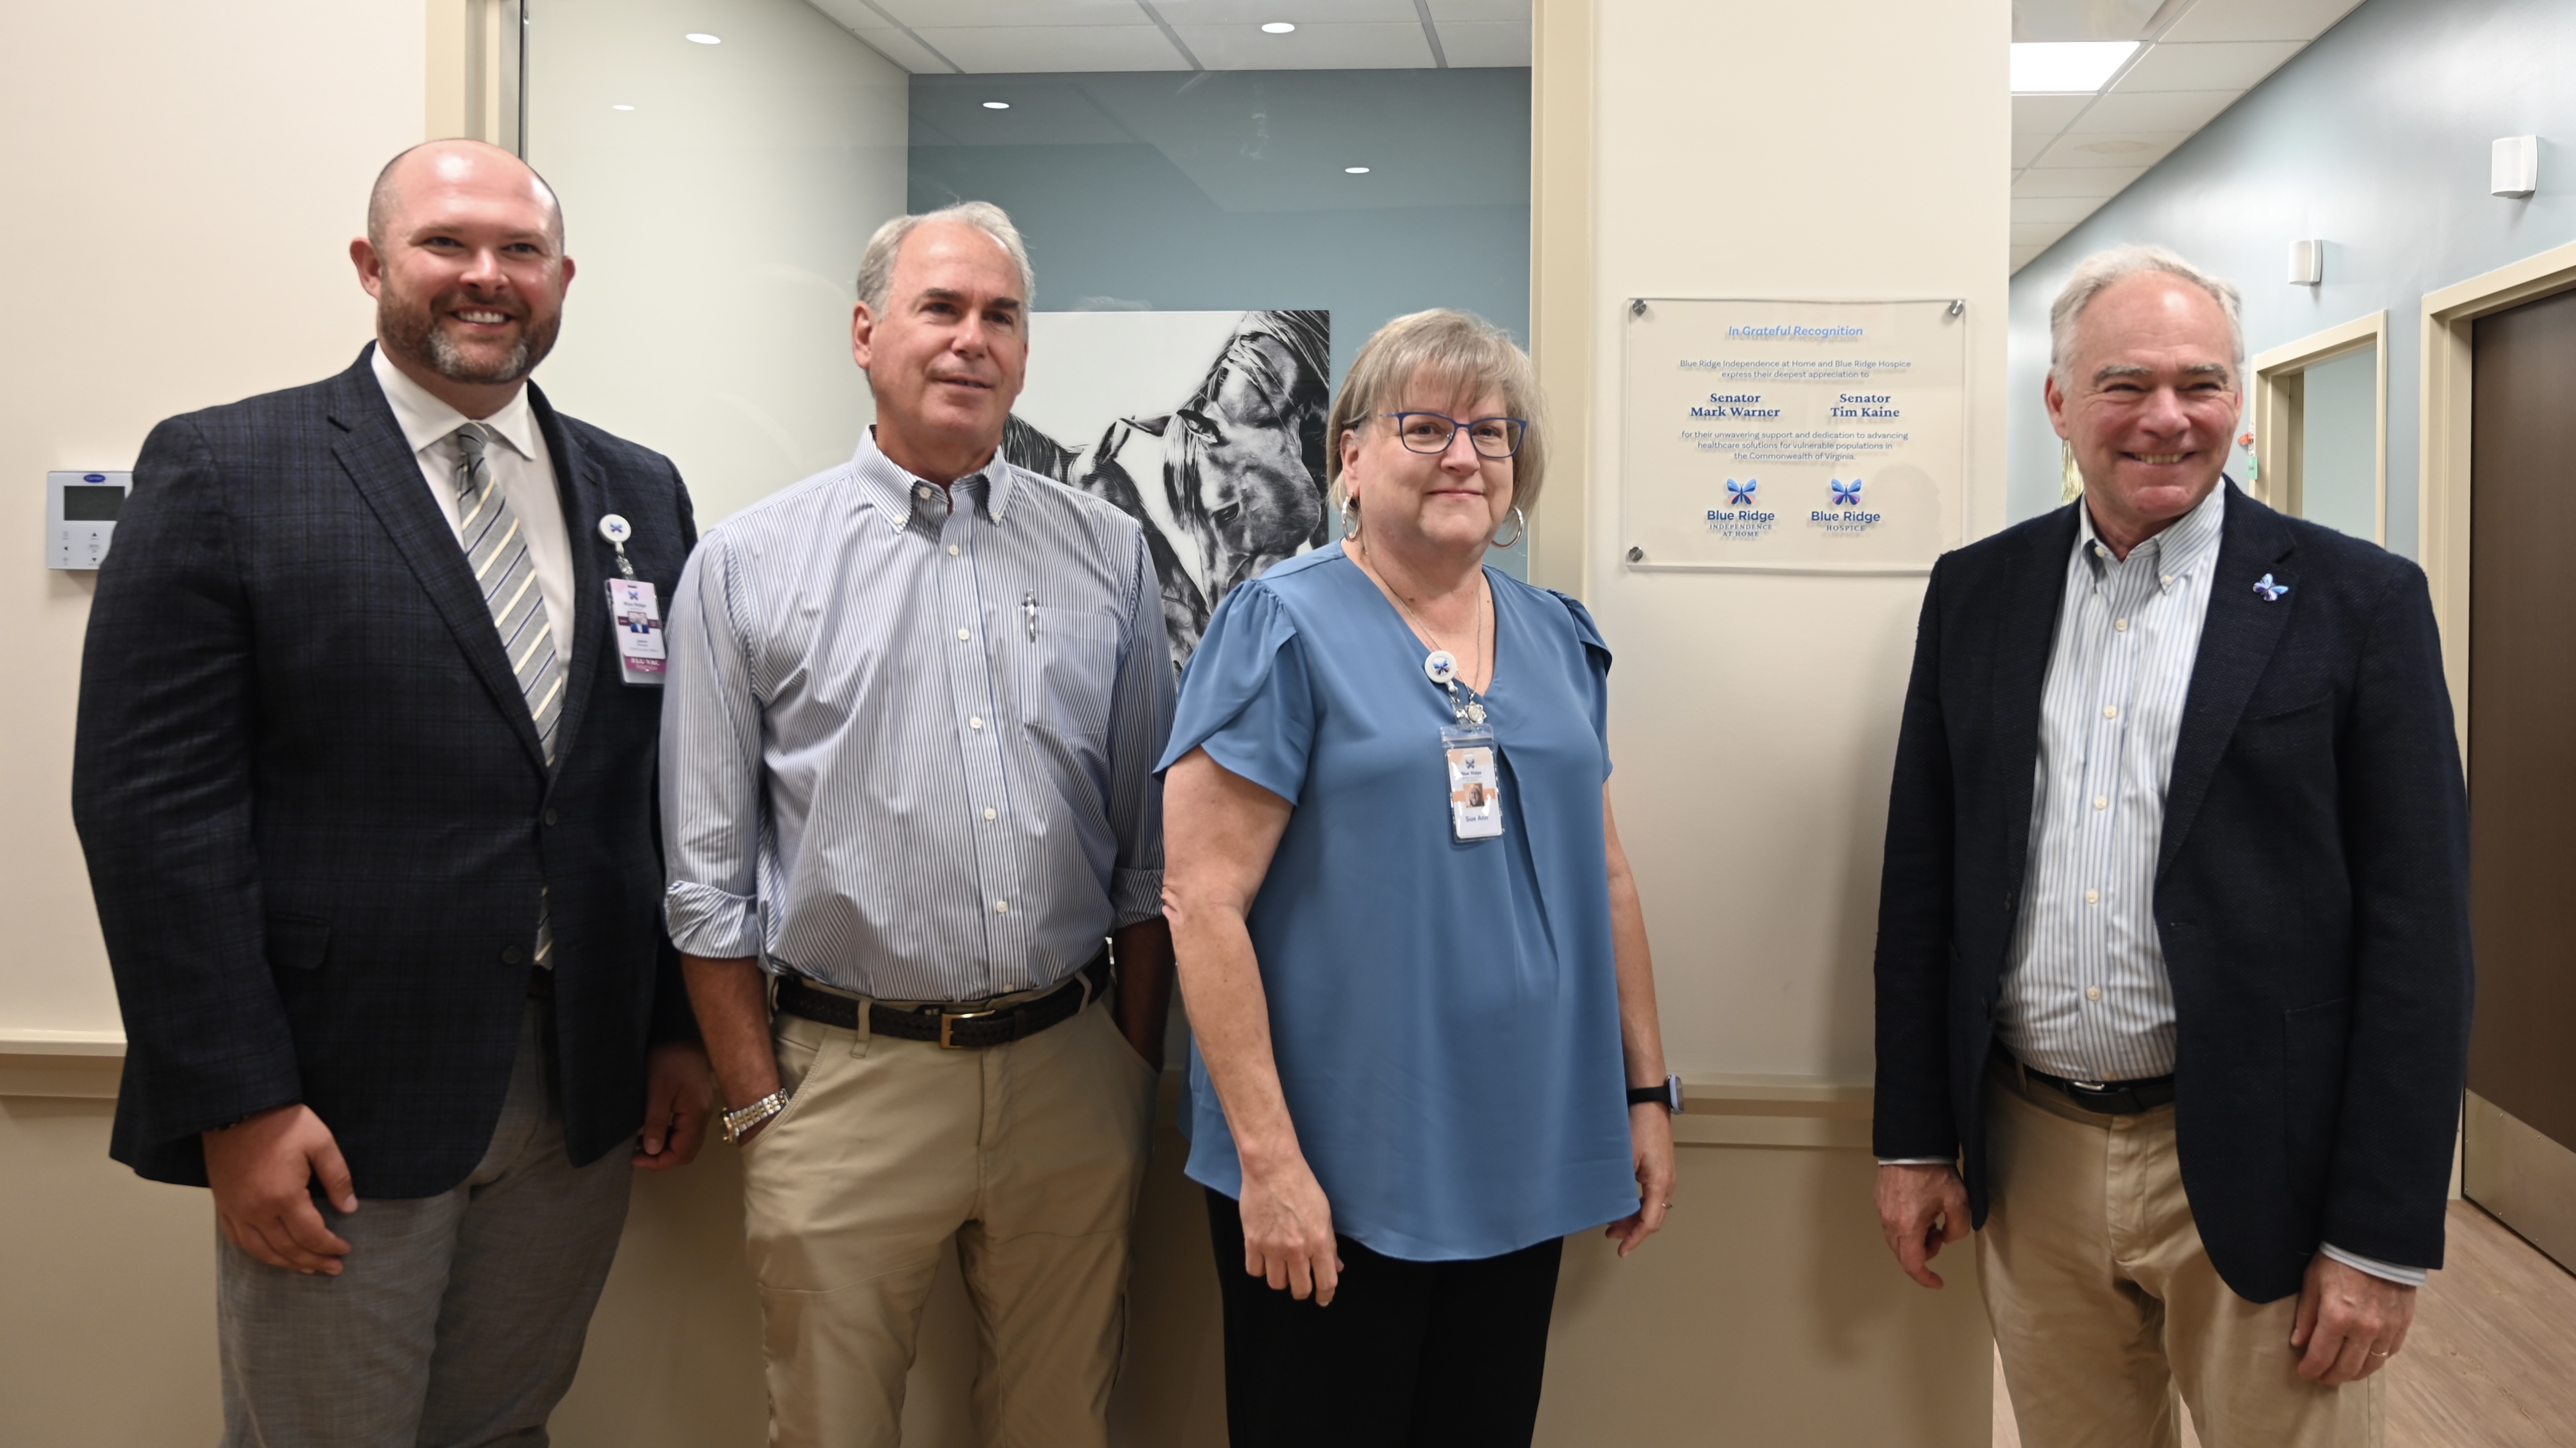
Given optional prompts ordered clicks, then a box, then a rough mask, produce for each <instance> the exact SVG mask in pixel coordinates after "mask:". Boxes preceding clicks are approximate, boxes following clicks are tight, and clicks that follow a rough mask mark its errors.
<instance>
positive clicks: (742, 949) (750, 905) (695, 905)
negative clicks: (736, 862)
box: [662, 881, 760, 960]
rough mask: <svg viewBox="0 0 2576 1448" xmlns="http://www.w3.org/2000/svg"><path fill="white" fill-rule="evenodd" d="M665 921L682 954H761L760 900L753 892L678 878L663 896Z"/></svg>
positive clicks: (733, 956)
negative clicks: (743, 892) (692, 882)
mask: <svg viewBox="0 0 2576 1448" xmlns="http://www.w3.org/2000/svg"><path fill="white" fill-rule="evenodd" d="M662 924H663V927H664V928H665V929H667V930H669V931H670V933H671V943H672V944H673V945H675V946H678V947H679V949H680V953H681V954H683V955H695V956H699V957H702V958H704V959H707V960H738V959H740V958H742V957H744V956H757V955H759V954H760V901H759V899H758V898H757V897H754V896H750V895H736V894H733V893H732V892H730V891H726V890H719V889H717V888H715V887H714V886H713V885H695V884H690V883H688V882H686V881H675V882H673V883H672V885H671V888H670V889H669V890H667V891H665V892H664V893H663V896H662Z"/></svg>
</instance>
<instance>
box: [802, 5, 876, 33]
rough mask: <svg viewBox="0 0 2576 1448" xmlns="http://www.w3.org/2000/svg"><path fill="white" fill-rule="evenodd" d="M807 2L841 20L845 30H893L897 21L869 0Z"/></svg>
mask: <svg viewBox="0 0 2576 1448" xmlns="http://www.w3.org/2000/svg"><path fill="white" fill-rule="evenodd" d="M806 3H807V4H809V5H811V6H813V7H814V8H815V9H817V10H820V11H822V12H823V13H824V14H826V15H829V16H831V17H832V18H833V19H835V20H837V21H839V22H841V28H842V29H844V30H891V29H893V28H894V24H895V22H893V21H892V20H889V19H887V18H886V16H885V14H884V12H882V11H880V10H878V9H877V8H876V7H875V6H873V5H870V4H869V3H867V0H806Z"/></svg>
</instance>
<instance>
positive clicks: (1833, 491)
mask: <svg viewBox="0 0 2576 1448" xmlns="http://www.w3.org/2000/svg"><path fill="white" fill-rule="evenodd" d="M1825 486H1826V492H1827V494H1828V501H1827V502H1826V504H1825V506H1823V507H1821V508H1817V509H1815V510H1813V511H1811V512H1809V513H1808V514H1807V522H1808V523H1809V524H1811V525H1814V526H1817V527H1820V528H1822V529H1824V530H1825V531H1826V532H1828V533H1866V532H1868V531H1869V530H1870V529H1872V528H1875V527H1877V526H1878V525H1879V524H1881V523H1884V522H1886V521H1887V515H1886V514H1884V513H1875V512H1872V511H1870V510H1869V509H1867V508H1864V507H1862V506H1861V501H1860V490H1861V480H1860V479H1858V478H1853V479H1852V480H1851V481H1849V482H1845V481H1843V480H1842V479H1841V478H1833V479H1830V480H1828V481H1827V483H1826V485H1825Z"/></svg>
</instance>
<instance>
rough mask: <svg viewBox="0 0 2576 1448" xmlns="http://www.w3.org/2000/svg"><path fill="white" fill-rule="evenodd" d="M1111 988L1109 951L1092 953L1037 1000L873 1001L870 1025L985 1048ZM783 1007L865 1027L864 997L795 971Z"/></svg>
mask: <svg viewBox="0 0 2576 1448" xmlns="http://www.w3.org/2000/svg"><path fill="white" fill-rule="evenodd" d="M1107 989H1109V952H1108V951H1106V950H1103V951H1101V952H1100V953H1099V954H1098V955H1095V956H1093V957H1092V958H1091V963H1090V964H1089V965H1086V966H1084V967H1083V968H1082V969H1081V970H1080V971H1079V972H1077V973H1076V974H1074V975H1073V976H1072V978H1070V979H1068V980H1066V981H1065V983H1064V984H1063V985H1061V986H1058V987H1057V988H1056V989H1054V990H1051V991H1049V992H1047V993H1046V994H1045V995H1042V996H1039V997H1038V998H1037V999H1035V1000H1029V1001H1022V1002H1020V1003H1019V1004H1017V1005H1010V1006H1002V1007H999V1008H998V1009H997V1008H993V1007H987V1006H980V1005H977V1004H975V1003H973V1002H970V1001H957V1002H952V1003H948V1004H944V1005H926V1006H913V1007H910V1008H906V1007H903V1006H890V1005H886V1004H884V1003H882V1002H878V1001H870V1002H868V1030H869V1032H870V1033H872V1034H874V1035H880V1036H892V1037H894V1038H895V1039H897V1040H901V1041H936V1042H938V1043H939V1044H940V1045H941V1046H942V1047H944V1048H946V1049H948V1050H951V1051H979V1050H982V1049H983V1048H985V1047H987V1046H1006V1045H1009V1044H1010V1043H1011V1042H1013V1041H1020V1040H1026V1039H1027V1038H1029V1037H1031V1036H1034V1035H1036V1034H1037V1033H1038V1032H1040V1031H1043V1030H1045V1029H1046V1028H1047V1027H1049V1026H1054V1025H1061V1024H1062V1023H1064V1022H1066V1021H1069V1020H1072V1019H1073V1018H1074V1017H1075V1016H1078V1015H1080V1014H1082V1008H1083V1007H1084V1006H1086V1005H1089V1004H1090V1003H1091V1001H1092V1000H1093V999H1094V998H1095V997H1097V996H1098V995H1100V993H1101V992H1103V991H1105V990H1107ZM778 1008H779V1009H780V1010H782V1011H785V1012H786V1013H787V1014H789V1015H791V1016H802V1017H804V1018H805V1019H806V1020H809V1021H819V1022H821V1023H822V1024H824V1025H827V1026H838V1027H840V1028H841V1029H842V1030H845V1031H855V1030H857V1029H858V1028H859V1002H858V1001H856V1000H854V999H852V998H850V997H849V996H845V995H836V994H834V993H833V992H831V991H826V990H816V989H815V988H814V987H812V986H810V985H807V984H806V983H805V982H804V981H802V980H799V979H797V978H796V977H795V976H792V975H785V976H780V977H779V978H778Z"/></svg>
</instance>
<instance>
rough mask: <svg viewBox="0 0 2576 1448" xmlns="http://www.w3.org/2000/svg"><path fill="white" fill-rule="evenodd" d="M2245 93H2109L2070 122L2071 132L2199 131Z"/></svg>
mask: <svg viewBox="0 0 2576 1448" xmlns="http://www.w3.org/2000/svg"><path fill="white" fill-rule="evenodd" d="M2244 94H2245V93H2244V92H2243V91H2235V90H2209V91H2147V92H2143V93H2140V94H2136V95H2107V96H2104V97H2102V98H2101V99H2100V100H2097V101H2095V102H2094V103H2093V108H2092V109H2091V110H2089V111H2086V112H2085V113H2084V114H2083V115H2081V116H2079V117H2077V118H2076V121H2075V123H2074V124H2073V125H2071V126H2068V127H2067V128H2066V129H2067V132H2068V134H2070V135H2078V136H2104V135H2111V136H2126V135H2131V134H2150V135H2152V134H2155V133H2157V132H2167V131H2180V132H2184V133H2186V134H2187V133H2189V132H2192V131H2197V130H2199V129H2200V128H2201V127H2203V126H2205V125H2208V124H2209V123H2210V122H2211V121H2213V120H2215V119H2217V117H2218V113H2219V112H2220V111H2223V110H2225V109H2227V108H2228V107H2229V106H2232V105H2234V104H2236V102H2237V100H2238V99H2239V98H2240V97H2242V96H2243V95H2244Z"/></svg>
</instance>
